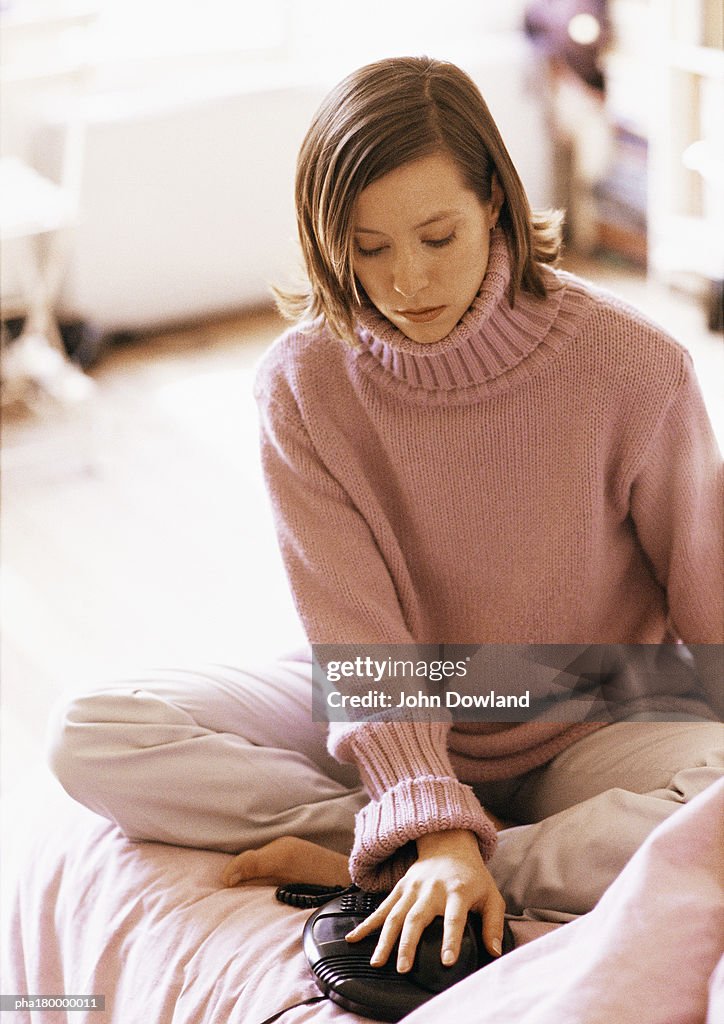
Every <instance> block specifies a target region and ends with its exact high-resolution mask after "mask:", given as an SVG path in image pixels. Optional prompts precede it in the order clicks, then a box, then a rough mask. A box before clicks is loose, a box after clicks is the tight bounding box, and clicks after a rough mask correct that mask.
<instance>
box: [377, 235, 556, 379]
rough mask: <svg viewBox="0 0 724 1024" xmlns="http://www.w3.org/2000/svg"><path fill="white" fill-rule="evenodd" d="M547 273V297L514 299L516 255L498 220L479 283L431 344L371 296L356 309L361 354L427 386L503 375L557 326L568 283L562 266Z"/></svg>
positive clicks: (526, 294)
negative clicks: (403, 327)
mask: <svg viewBox="0 0 724 1024" xmlns="http://www.w3.org/2000/svg"><path fill="white" fill-rule="evenodd" d="M546 273H547V275H548V279H549V282H550V285H551V289H550V291H549V294H548V297H547V298H546V299H539V298H537V297H536V296H534V295H531V294H530V293H529V292H523V291H519V292H518V294H517V296H516V299H515V304H514V305H513V306H512V307H511V305H510V301H509V299H508V284H509V282H510V257H509V254H508V246H507V242H506V238H505V234H504V233H503V231H502V229H500V228H498V229H496V231H495V232H494V233H493V236H492V239H491V245H490V255H489V259H488V267H487V270H486V273H485V277H484V279H483V283H482V284H481V286H480V291H479V292H478V294H477V295H476V297H475V299H474V300H473V302H472V305H471V306H470V308H469V309H468V311H467V312H466V313H465V315H464V316H463V317H462V319H461V320H460V321H459V323H458V324H457V326H456V327H455V328H454V329H453V330H452V331H451V332H450V334H448V335H446V337H444V338H443V339H442V340H441V341H437V342H433V343H431V344H422V343H420V342H416V341H412V340H411V339H410V338H408V337H407V336H406V335H404V334H403V333H402V332H401V331H400V330H398V329H397V327H395V326H394V324H392V323H391V322H390V321H389V320H387V319H386V318H385V317H384V316H382V314H381V313H380V312H379V311H378V310H377V309H376V308H375V307H374V306H372V305H371V304H368V305H365V306H364V307H362V309H361V310H360V312H359V314H358V315H357V322H358V339H359V341H360V343H361V346H362V348H361V353H360V354H361V355H362V356H363V358H364V357H367V359H368V358H369V357H372V359H373V360H374V361H375V362H376V363H377V364H378V366H379V368H380V369H383V370H384V371H385V372H386V373H388V374H391V375H392V376H393V377H394V378H396V380H397V381H398V382H399V383H403V384H407V385H408V386H410V387H412V388H414V389H421V390H422V391H426V392H430V391H437V392H440V391H442V392H447V393H450V392H454V391H457V390H459V389H465V388H475V387H476V385H485V384H486V383H491V384H492V383H494V382H496V381H499V380H500V378H502V377H504V376H505V375H507V374H509V372H510V371H511V370H513V369H514V368H515V367H517V366H518V365H519V364H521V363H523V362H524V361H525V360H526V359H527V357H528V356H530V355H531V354H532V353H533V352H534V350H536V349H537V348H538V347H539V346H540V344H541V342H544V341H545V340H546V339H547V338H548V337H549V335H550V333H551V328H552V327H553V324H554V322H555V321H556V318H557V316H558V313H559V310H560V306H561V302H562V299H563V295H564V293H565V291H566V288H565V286H564V285H563V282H562V281H560V280H559V279H558V277H557V275H556V274H555V273H553V272H552V271H550V270H547V269H546ZM556 347H557V346H556Z"/></svg>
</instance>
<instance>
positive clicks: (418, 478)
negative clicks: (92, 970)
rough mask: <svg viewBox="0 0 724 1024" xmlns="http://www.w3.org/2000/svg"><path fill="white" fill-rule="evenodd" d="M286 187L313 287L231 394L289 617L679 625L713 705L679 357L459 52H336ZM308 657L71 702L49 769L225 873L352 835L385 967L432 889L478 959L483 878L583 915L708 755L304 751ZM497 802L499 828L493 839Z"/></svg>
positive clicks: (294, 865) (612, 628)
mask: <svg viewBox="0 0 724 1024" xmlns="http://www.w3.org/2000/svg"><path fill="white" fill-rule="evenodd" d="M296 195H297V209H298V222H299V231H300V239H301V243H302V250H303V254H304V259H305V264H306V270H307V274H308V278H309V286H308V288H306V289H305V290H304V291H303V292H302V293H300V294H298V295H286V296H282V303H283V305H284V308H285V309H286V310H287V312H289V313H290V314H291V315H292V316H293V317H295V318H296V319H298V320H299V321H300V323H299V324H298V326H296V327H294V328H292V329H291V330H290V331H288V332H287V333H286V334H285V335H284V336H283V337H282V338H281V339H280V340H279V341H278V342H277V344H276V345H275V346H273V348H272V349H271V350H270V352H269V353H268V355H267V356H266V358H265V360H264V362H263V364H262V366H261V368H260V371H259V375H258V380H257V396H258V400H259V404H260V410H261V422H262V448H263V457H264V466H265V472H266V478H267V483H268V487H269V491H270V495H271V499H272V504H273V508H274V514H275V519H276V525H277V530H278V534H279V540H280V544H281V548H282V552H283V555H284V559H285V563H286V567H287V570H288V574H289V578H290V583H291V586H292V589H293V592H294V596H295V599H296V602H297V605H298V608H299V611H300V614H301V617H302V619H303V621H304V624H305V627H306V630H307V634H308V637H309V639H310V641H311V642H313V643H319V644H386V645H389V644H393V645H394V644H418V643H454V644H498V645H504V644H523V643H525V644H573V645H576V644H583V645H586V644H644V643H646V644H661V643H663V642H667V641H675V640H679V639H681V640H684V641H685V642H687V643H688V644H692V645H700V646H699V647H694V648H693V649H694V650H695V652H696V655H698V656H700V657H699V664H700V666H701V682H702V685H703V687H704V689H705V692H706V694H707V695H708V697H709V698H710V702H712V701H716V700H720V694H719V690H718V686H719V682H718V679H717V676H716V672H715V671H714V670H713V669H712V667H711V666H707V665H706V655H707V654H708V655H709V657H711V654H712V651H716V649H715V648H712V647H711V646H707V645H712V644H720V643H721V642H722V621H723V619H724V612H723V610H722V588H721V585H720V551H721V540H720V538H721V515H720V505H719V495H720V493H721V490H720V489H721V460H720V457H719V455H718V452H717V448H716V443H715V441H714V438H713V435H712V431H711V427H710V425H709V422H708V419H707V416H706V413H705V411H704V406H703V403H702V400H701V396H700V393H699V390H698V387H697V384H696V381H695V377H694V374H693V370H692V366H691V360H690V358H689V356H688V355H687V353H686V352H685V350H683V349H682V348H681V347H680V346H679V345H678V344H677V343H675V342H674V341H672V340H671V339H670V338H669V337H667V336H666V335H665V334H664V333H663V332H662V331H661V330H660V329H659V328H658V327H656V326H655V325H653V324H652V323H650V322H649V321H648V320H646V319H645V318H644V317H642V316H641V315H640V314H638V313H637V312H635V311H634V310H632V309H630V308H629V307H627V306H625V305H624V304H623V303H621V302H619V301H618V300H616V299H614V298H613V297H611V296H608V295H605V294H602V293H600V292H598V291H596V290H594V289H593V288H592V287H590V286H589V285H587V284H585V283H584V282H582V281H580V280H578V279H577V278H575V277H572V276H571V275H568V274H565V273H562V272H559V271H556V270H554V269H553V264H554V263H555V260H556V258H557V255H558V248H559V227H560V224H559V219H558V217H557V216H556V215H553V214H547V215H535V214H532V213H531V211H530V208H529V205H528V202H527V199H526V196H525V193H524V191H523V189H522V186H521V184H520V181H519V179H518V176H517V174H516V172H515V169H514V167H513V165H512V163H511V161H510V158H509V156H508V154H507V151H506V149H505V146H504V144H503V142H502V140H501V138H500V135H499V133H498V131H497V128H496V127H495V124H494V122H493V120H492V118H491V116H490V113H489V111H488V109H487V107H486V106H485V103H484V102H483V100H482V98H481V96H480V94H479V93H478V91H477V89H476V87H475V86H474V84H473V83H472V82H471V81H470V79H469V78H468V77H467V76H466V75H465V74H464V73H463V72H461V71H460V70H459V69H458V68H456V67H454V66H452V65H449V64H444V63H441V62H437V61H433V60H429V59H427V58H419V59H418V58H400V59H393V60H387V61H382V62H379V63H376V64H373V65H370V66H368V67H365V68H362V69H360V70H359V71H357V72H355V73H354V74H352V75H350V76H349V77H348V78H347V79H345V81H343V82H342V83H341V84H340V85H339V86H338V87H337V88H336V89H335V90H334V91H333V92H332V93H331V94H330V96H329V97H328V98H327V99H326V100H325V102H324V103H323V104H322V107H321V108H320V110H319V112H318V113H317V115H316V117H315V119H314V121H313V123H312V126H311V128H310V130H309V132H308V134H307V137H306V139H305V141H304V144H303V146H302V149H301V152H300V157H299V163H298V174H297V193H296ZM309 675H310V671H309V661H308V658H306V659H305V658H304V657H301V658H296V659H292V660H290V661H287V662H285V663H283V664H281V665H280V666H278V667H277V668H276V669H275V670H274V671H272V672H270V673H269V674H268V675H265V676H264V677H263V678H260V677H256V678H254V677H251V676H250V675H249V674H246V675H245V674H243V673H240V672H234V671H232V670H220V669H216V670H213V671H209V672H207V673H206V674H205V675H204V676H203V677H202V676H200V675H192V674H187V675H181V674H169V675H168V676H167V677H166V678H165V679H159V678H158V677H156V678H154V679H153V680H152V681H150V682H148V684H146V685H144V684H139V683H138V682H135V683H133V684H125V685H124V686H123V687H119V688H115V689H110V690H106V691H102V692H100V693H96V694H93V695H90V696H87V697H84V698H81V699H79V700H78V701H76V702H75V703H74V704H73V705H72V706H71V707H70V709H68V711H67V712H66V715H65V719H64V722H63V724H62V728H61V730H59V733H58V739H57V741H56V744H55V748H54V755H53V763H54V766H55V769H56V771H57V773H58V774H59V777H60V778H61V781H62V782H63V784H64V785H65V787H66V788H67V789H68V790H69V792H71V793H72V794H73V795H74V796H76V797H77V798H79V799H81V800H83V801H84V802H85V803H87V804H88V805H89V806H91V807H93V808H94V809H95V810H98V811H99V812H100V813H103V814H106V815H107V816H108V817H110V818H112V819H113V820H115V821H117V822H118V823H119V824H120V825H121V827H122V828H123V829H124V830H125V831H126V832H127V834H129V835H132V836H135V837H137V838H138V837H145V838H153V839H161V840H165V841H170V842H176V843H182V844H186V845H201V846H207V847H212V848H216V849H222V850H227V851H230V852H238V851H242V852H241V853H239V854H238V856H236V857H235V858H234V859H233V860H232V861H231V862H230V863H229V865H228V867H227V869H226V872H225V876H224V877H225V881H226V883H227V884H237V883H238V882H239V881H243V880H248V879H250V878H260V877H262V878H281V879H286V880H295V879H296V880H303V881H310V882H313V881H322V882H344V881H346V880H348V878H349V875H348V863H347V852H348V850H349V846H350V845H351V846H352V853H351V856H350V858H349V872H350V873H351V876H352V878H353V879H354V880H355V881H356V882H358V883H359V884H360V885H361V886H362V887H366V888H376V889H380V890H386V889H390V890H391V892H390V895H389V897H388V898H387V899H386V900H385V901H384V903H383V904H382V906H381V907H380V909H379V910H378V911H377V912H375V914H373V915H372V916H371V917H370V918H369V919H368V920H367V921H366V922H365V923H364V924H363V925H362V926H361V927H360V928H359V929H357V931H356V933H355V934H354V935H352V936H351V940H352V941H353V940H354V939H356V938H360V937H362V936H363V935H365V934H367V933H368V932H369V931H371V930H372V929H374V928H376V927H380V926H381V928H382V930H381V935H380V938H379V941H378V944H377V951H376V954H375V959H374V960H373V962H374V963H383V962H384V961H385V960H386V959H387V957H388V956H389V953H390V951H391V949H392V946H393V944H394V942H395V940H396V938H398V937H400V945H399V951H398V958H397V967H398V969H399V970H401V971H404V970H407V969H409V967H410V966H411V963H412V959H413V957H414V952H415V948H416V945H417V942H418V939H419V936H420V934H421V932H422V930H423V928H424V927H425V925H426V924H427V923H428V922H429V921H430V920H432V918H433V917H434V916H436V915H438V914H439V915H442V916H443V917H444V921H445V927H444V940H443V947H442V953H441V956H442V959H443V961H444V962H448V963H449V962H453V961H454V960H455V958H456V957H457V953H458V949H459V944H460V935H461V931H462V925H463V922H464V921H465V918H466V915H467V912H468V910H470V909H471V908H475V909H478V910H480V911H481V912H482V915H483V928H484V939H485V943H486V945H487V947H488V949H489V950H490V951H491V952H493V953H498V952H500V939H501V936H502V927H503V913H504V910H505V901H507V904H508V909H509V910H510V911H512V912H521V911H522V910H523V909H525V908H527V907H530V906H536V907H544V908H549V909H553V910H556V911H563V912H568V913H583V912H585V911H587V910H589V909H590V908H591V907H592V906H593V904H594V903H595V902H596V900H597V899H598V897H599V896H600V894H601V892H602V891H603V889H605V888H606V886H607V885H608V884H609V882H610V881H611V880H612V879H613V877H615V875H616V874H617V873H618V871H619V870H620V869H621V867H622V866H623V864H624V863H625V862H626V860H627V859H628V858H629V857H630V856H631V854H632V853H633V852H634V850H635V849H636V848H637V847H638V845H640V843H641V842H642V840H643V839H644V838H645V836H646V835H647V834H648V833H649V832H650V831H651V829H652V828H654V827H655V825H656V824H658V823H659V822H660V821H661V820H663V818H665V817H666V816H667V815H668V814H670V813H671V812H672V811H673V810H674V809H675V808H676V806H677V805H678V804H680V803H682V802H684V801H686V800H687V799H689V798H690V797H691V796H693V795H695V794H696V793H697V792H699V791H700V790H701V789H702V788H703V787H704V786H706V785H707V784H709V783H710V782H711V781H713V779H714V778H715V777H716V775H717V774H720V773H721V770H722V766H723V765H724V755H723V754H722V748H723V747H724V742H723V739H722V731H723V730H722V726H721V724H720V723H718V722H715V721H685V722H666V721H659V722H646V723H642V722H638V723H636V722H617V723H615V724H610V725H606V726H605V727H604V726H603V725H602V723H574V724H570V723H556V722H538V723H536V722H522V723H508V724H501V723H485V722H480V723H468V724H463V723H459V724H456V725H455V726H454V727H452V728H451V727H450V724H449V723H444V722H436V721H432V720H425V719H424V718H422V719H421V720H418V721H381V720H370V721H364V720H360V721H357V722H351V723H346V724H343V723H335V724H332V725H331V726H330V729H329V751H330V752H331V754H332V755H334V758H335V760H334V761H332V760H331V759H330V758H329V757H328V756H327V754H326V752H325V750H324V746H323V738H322V737H321V735H320V729H319V727H318V726H317V725H316V724H315V723H312V722H310V721H309V703H308V702H309V697H310V683H309ZM691 707H692V708H695V710H696V713H697V714H701V713H702V712H701V708H700V707H699V705H696V706H694V705H691ZM715 707H716V705H715ZM716 710H717V711H718V712H719V713H721V709H720V708H719V707H716ZM703 714H704V717H707V715H708V716H709V717H711V718H713V717H715V716H714V715H713V713H712V712H711V711H708V712H707V711H704V712H703ZM292 723H293V724H292ZM172 741H173V744H174V745H173V748H172V751H173V752H171V753H170V752H169V750H170V749H171V748H169V746H168V744H169V743H170V742H172ZM164 748H165V749H164ZM109 753H112V754H113V755H114V756H113V757H109V756H108V755H109ZM337 762H342V766H340V765H339V764H338V763H337ZM101 764H102V765H103V770H102V773H101V772H99V765H101ZM109 765H110V766H111V770H110V771H109ZM181 774H183V776H184V777H189V778H190V777H193V778H194V779H195V784H194V786H189V787H186V789H185V791H184V792H183V793H179V792H177V788H178V787H177V786H176V780H177V779H178V778H179V777H180V775H181ZM252 779H253V780H254V785H250V780H252ZM360 781H361V783H362V788H360V786H359V783H360ZM484 807H485V808H486V810H484V809H483V808H484ZM355 814H356V833H355V836H354V841H353V842H352V836H351V824H352V816H353V815H355ZM493 814H499V815H501V816H502V817H504V818H506V819H508V820H511V821H513V822H516V823H517V825H518V827H514V828H510V829H507V830H506V831H503V832H502V833H501V834H500V837H499V838H498V836H497V835H496V828H495V819H494V818H493V817H492V815H493ZM310 841H311V842H310ZM313 844H321V848H320V846H318V845H313ZM496 845H497V848H496ZM501 893H502V894H504V896H505V900H504V899H503V895H501Z"/></svg>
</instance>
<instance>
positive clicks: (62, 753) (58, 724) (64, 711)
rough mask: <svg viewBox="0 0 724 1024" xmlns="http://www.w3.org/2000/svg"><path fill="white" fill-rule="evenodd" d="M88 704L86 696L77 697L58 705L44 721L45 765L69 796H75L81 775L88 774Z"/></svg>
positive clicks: (89, 731) (89, 719) (91, 729)
mask: <svg viewBox="0 0 724 1024" xmlns="http://www.w3.org/2000/svg"><path fill="white" fill-rule="evenodd" d="M88 701H89V698H87V697H79V698H75V699H73V700H70V701H67V700H66V701H63V702H62V703H58V704H56V705H55V707H54V708H53V710H52V711H51V714H50V718H49V721H48V733H47V758H48V765H49V767H50V770H51V771H52V772H53V774H54V775H55V777H56V778H57V779H58V781H59V782H60V784H61V785H62V786H63V788H64V789H65V790H67V792H69V793H70V794H71V795H75V792H76V790H77V789H78V784H79V782H82V778H83V776H87V775H88V774H89V771H88V769H89V761H90V760H91V758H90V733H92V732H93V723H92V718H91V715H90V713H89V712H90V708H89V707H88ZM91 770H92V769H91Z"/></svg>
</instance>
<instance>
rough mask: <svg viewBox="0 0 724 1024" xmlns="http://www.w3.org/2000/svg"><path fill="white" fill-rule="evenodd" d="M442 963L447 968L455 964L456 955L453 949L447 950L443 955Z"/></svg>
mask: <svg viewBox="0 0 724 1024" xmlns="http://www.w3.org/2000/svg"><path fill="white" fill-rule="evenodd" d="M442 962H443V963H444V964H445V966H446V967H449V966H450V964H454V963H455V954H454V953H453V951H452V950H451V949H446V950H445V952H444V953H443V954H442Z"/></svg>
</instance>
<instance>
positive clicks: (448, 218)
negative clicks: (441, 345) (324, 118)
mask: <svg viewBox="0 0 724 1024" xmlns="http://www.w3.org/2000/svg"><path fill="white" fill-rule="evenodd" d="M493 185H494V187H493V193H492V197H491V200H490V202H488V203H482V202H481V201H480V199H479V198H478V197H477V196H476V195H475V193H474V192H471V191H470V189H469V188H467V187H466V185H465V184H464V182H463V180H462V177H461V175H460V172H459V171H458V168H457V166H456V165H455V162H454V161H453V159H452V157H450V156H449V155H448V154H447V153H436V154H434V155H433V156H427V157H423V158H421V159H420V160H415V161H413V162H412V163H408V164H403V165H402V167H398V168H396V169H395V170H394V171H390V172H389V174H386V175H384V177H382V178H380V179H378V180H377V181H375V182H374V183H373V184H372V185H369V186H368V187H367V188H366V189H364V191H363V192H361V193H360V195H359V197H358V199H357V203H356V205H355V210H354V229H353V230H354V255H353V269H354V273H355V276H356V277H357V280H358V281H359V283H360V284H361V285H362V287H363V288H364V290H365V292H366V293H367V295H368V297H369V299H370V301H371V302H372V303H373V304H374V305H375V306H376V307H377V309H378V310H379V311H380V313H382V315H383V316H385V317H387V319H388V320H390V321H391V322H392V323H393V324H394V325H395V326H396V327H397V328H398V329H399V330H400V331H402V333H403V334H405V335H406V336H407V337H408V338H410V339H411V340H412V341H417V342H420V344H423V345H429V344H430V343H432V342H435V341H440V340H441V339H442V338H444V337H445V336H446V335H447V334H449V333H450V331H451V330H452V329H453V327H455V325H456V324H457V323H458V321H459V320H460V318H461V317H462V316H463V314H464V313H465V312H466V310H467V309H468V307H469V306H470V303H471V302H472V301H473V299H474V298H475V296H476V295H477V293H478V290H479V288H480V285H481V283H482V280H483V277H484V276H485V271H486V269H487V266H488V254H489V249H490V231H491V229H492V227H494V225H495V223H496V221H497V219H498V213H499V211H500V206H501V204H502V198H503V197H502V192H501V190H500V187H499V186H498V185H497V182H496V181H495V179H494V182H493Z"/></svg>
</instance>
